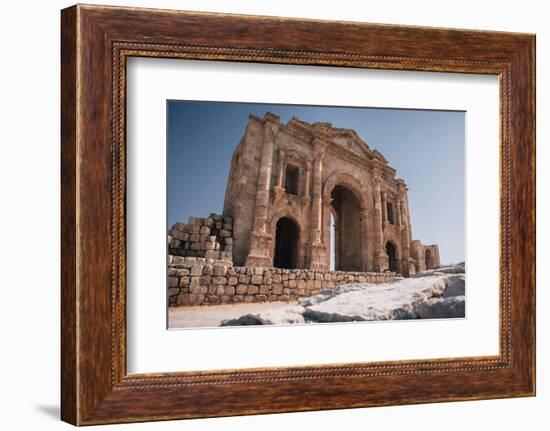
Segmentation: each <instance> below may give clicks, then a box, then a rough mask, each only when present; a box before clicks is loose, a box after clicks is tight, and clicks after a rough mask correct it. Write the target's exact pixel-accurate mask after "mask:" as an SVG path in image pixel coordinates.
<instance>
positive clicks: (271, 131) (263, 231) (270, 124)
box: [246, 115, 279, 267]
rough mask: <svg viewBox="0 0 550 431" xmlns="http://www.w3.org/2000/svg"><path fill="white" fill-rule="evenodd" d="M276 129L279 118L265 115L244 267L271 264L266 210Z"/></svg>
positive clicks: (267, 265)
mask: <svg viewBox="0 0 550 431" xmlns="http://www.w3.org/2000/svg"><path fill="white" fill-rule="evenodd" d="M278 129H279V118H278V117H275V116H273V115H269V116H267V115H266V117H264V127H263V131H264V136H263V147H262V155H261V159H260V172H259V173H258V183H257V188H256V202H255V205H254V224H253V228H252V232H251V233H250V252H249V254H248V257H247V259H246V266H260V267H270V266H272V263H273V262H272V261H271V258H270V256H269V249H268V248H269V244H270V240H271V235H270V234H269V233H268V232H267V210H268V206H269V189H270V181H271V169H272V165H273V143H274V141H275V136H276V134H277V131H278Z"/></svg>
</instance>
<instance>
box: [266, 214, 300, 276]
mask: <svg viewBox="0 0 550 431" xmlns="http://www.w3.org/2000/svg"><path fill="white" fill-rule="evenodd" d="M299 235H300V232H299V228H298V225H297V224H296V223H295V222H294V221H293V220H291V219H290V218H288V217H282V218H280V219H279V221H278V222H277V226H276V228H275V255H274V256H273V266H274V267H276V268H286V269H293V268H297V267H298V240H299Z"/></svg>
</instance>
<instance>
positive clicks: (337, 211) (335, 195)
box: [330, 185, 363, 271]
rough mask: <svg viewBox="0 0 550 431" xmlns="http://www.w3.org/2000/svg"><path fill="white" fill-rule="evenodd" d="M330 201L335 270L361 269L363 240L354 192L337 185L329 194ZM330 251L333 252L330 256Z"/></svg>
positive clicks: (359, 211) (359, 213)
mask: <svg viewBox="0 0 550 431" xmlns="http://www.w3.org/2000/svg"><path fill="white" fill-rule="evenodd" d="M330 197H331V199H332V202H331V205H332V208H331V214H330V216H331V219H332V220H331V222H333V223H334V225H333V228H332V232H331V233H332V236H333V238H331V241H333V243H331V259H332V260H333V262H334V269H335V270H337V271H361V270H362V266H363V265H362V262H363V250H362V248H363V242H362V237H363V235H362V232H361V229H362V227H361V206H360V205H359V201H358V199H357V197H356V196H355V194H354V193H353V192H351V191H350V190H349V189H347V188H346V187H344V186H340V185H337V186H335V187H334V189H332V192H331V195H330ZM332 253H333V254H334V255H333V256H332Z"/></svg>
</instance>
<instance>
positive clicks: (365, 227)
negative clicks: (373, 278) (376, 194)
mask: <svg viewBox="0 0 550 431" xmlns="http://www.w3.org/2000/svg"><path fill="white" fill-rule="evenodd" d="M360 216H361V238H362V239H363V247H362V249H361V252H362V256H361V266H362V268H361V269H362V270H363V271H375V270H376V269H375V268H374V263H373V261H372V258H371V248H372V244H371V243H370V241H369V239H368V232H369V229H370V213H369V210H368V209H363V210H361V213H360Z"/></svg>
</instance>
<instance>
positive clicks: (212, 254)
mask: <svg viewBox="0 0 550 431" xmlns="http://www.w3.org/2000/svg"><path fill="white" fill-rule="evenodd" d="M204 257H205V258H206V259H214V260H218V259H219V258H220V252H219V251H216V250H206V251H205V252H204Z"/></svg>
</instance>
